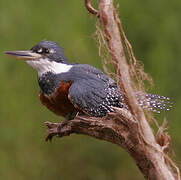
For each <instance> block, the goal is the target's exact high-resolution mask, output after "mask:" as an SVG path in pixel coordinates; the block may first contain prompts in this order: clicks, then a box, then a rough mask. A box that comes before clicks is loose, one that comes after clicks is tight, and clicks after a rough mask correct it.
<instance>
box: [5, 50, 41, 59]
mask: <svg viewBox="0 0 181 180" xmlns="http://www.w3.org/2000/svg"><path fill="white" fill-rule="evenodd" d="M4 53H5V54H7V55H9V56H12V57H14V58H15V59H21V60H25V61H26V60H30V61H31V60H32V61H33V60H35V61H36V60H39V59H40V58H41V57H42V56H41V54H38V53H34V52H32V51H5V52H4Z"/></svg>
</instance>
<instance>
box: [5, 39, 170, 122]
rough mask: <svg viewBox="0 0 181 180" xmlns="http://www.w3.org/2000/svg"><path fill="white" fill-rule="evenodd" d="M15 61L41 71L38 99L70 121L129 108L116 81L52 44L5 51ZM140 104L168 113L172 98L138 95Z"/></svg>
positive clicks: (152, 109)
mask: <svg viewBox="0 0 181 180" xmlns="http://www.w3.org/2000/svg"><path fill="white" fill-rule="evenodd" d="M5 53H6V54H8V55H10V56H13V57H14V58H16V59H22V60H26V62H27V63H28V64H29V65H30V66H32V67H33V68H34V69H36V70H37V72H38V83H39V86H40V94H39V98H40V101H41V102H42V104H43V105H45V106H46V107H47V108H48V109H49V110H51V111H53V112H54V113H55V114H57V115H60V116H63V117H64V118H66V119H68V120H71V119H73V118H74V117H75V116H76V114H77V113H82V114H87V115H89V116H93V117H103V116H106V114H107V113H109V112H113V111H114V108H113V107H118V108H126V109H129V108H128V106H127V104H126V101H125V98H124V95H123V93H122V92H121V90H120V88H119V87H118V86H117V85H116V82H115V81H114V80H113V79H111V78H110V77H108V76H107V75H105V74H104V73H103V72H102V71H101V70H98V69H96V68H94V67H92V66H90V65H88V64H73V63H69V62H68V61H67V58H66V57H65V56H64V54H63V50H62V48H61V47H60V46H59V45H58V44H57V43H55V42H52V41H41V42H40V43H38V44H37V45H35V46H33V47H32V48H31V49H30V50H28V51H6V52H5ZM135 96H136V98H137V101H138V103H139V105H140V106H141V107H142V108H144V109H147V110H151V111H156V112H159V110H160V109H163V110H169V98H167V97H164V96H159V95H155V94H147V93H135Z"/></svg>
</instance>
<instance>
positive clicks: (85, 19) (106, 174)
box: [0, 0, 181, 180]
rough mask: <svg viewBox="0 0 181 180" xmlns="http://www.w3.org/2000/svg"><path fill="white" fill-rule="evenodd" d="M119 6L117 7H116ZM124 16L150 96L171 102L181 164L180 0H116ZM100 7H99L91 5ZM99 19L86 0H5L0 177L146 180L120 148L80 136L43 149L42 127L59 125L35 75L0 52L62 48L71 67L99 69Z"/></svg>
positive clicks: (1, 10)
mask: <svg viewBox="0 0 181 180" xmlns="http://www.w3.org/2000/svg"><path fill="white" fill-rule="evenodd" d="M117 2H118V1H117ZM119 2H120V7H119V12H120V17H121V19H122V22H123V26H124V29H125V31H126V34H127V37H128V39H129V40H130V42H131V43H132V45H133V48H134V51H135V54H136V57H137V58H138V59H140V60H142V61H143V63H144V65H145V71H146V72H148V73H149V74H150V75H151V76H152V77H153V79H154V82H155V87H154V89H153V90H152V92H154V93H155V92H156V93H158V94H161V95H165V96H168V97H171V99H172V100H173V101H174V107H173V109H172V110H171V111H170V112H167V113H162V114H161V115H157V119H158V121H159V123H161V122H162V120H163V118H164V117H166V118H167V119H168V131H169V133H170V134H171V137H172V147H173V149H174V151H175V154H176V155H174V153H172V154H173V155H172V157H173V159H174V160H175V161H176V162H177V164H180V163H181V137H180V132H181V127H180V124H181V120H180V116H181V111H180V109H181V82H180V75H181V41H180V40H181V1H180V0H172V1H170V0H152V1H143V0H137V1H135V0H124V1H119ZM94 3H95V4H96V1H95V0H94ZM95 22H96V21H95V18H94V17H90V15H89V14H88V13H87V10H86V9H85V7H84V1H83V0H76V1H75V0H69V1H67V0H51V1H42V0H39V1H37V0H29V1H24V0H16V1H15V0H1V1H0V82H1V88H0V92H1V93H0V142H1V143H0V179H2V180H4V179H6V180H12V179H14V180H25V179H26V180H29V179H39V180H40V179H42V180H48V179H54V180H64V179H65V180H93V179H94V180H112V179H115V180H119V179H122V180H141V179H143V177H142V175H141V173H140V172H139V170H138V169H137V167H136V165H135V164H134V162H133V161H132V159H131V158H130V157H129V155H128V154H127V153H126V152H125V151H124V150H122V149H121V148H119V147H118V146H116V145H113V144H110V143H107V142H103V141H99V140H96V139H93V138H90V137H86V136H81V135H71V136H70V137H65V138H63V139H61V140H59V139H56V138H55V139H54V140H53V142H52V143H46V142H45V141H44V138H45V132H46V131H45V130H46V128H45V126H44V121H53V122H57V121H60V120H61V118H59V117H57V116H55V115H54V114H53V113H51V112H50V111H49V110H47V109H46V108H45V107H43V106H42V105H41V104H40V101H39V99H38V96H37V95H38V92H39V87H38V84H37V80H36V76H37V75H36V72H35V71H34V70H33V69H32V68H31V67H29V66H28V65H27V64H26V63H24V62H20V61H15V60H14V59H12V58H10V57H7V56H5V55H4V54H3V51H5V50H23V49H30V48H31V47H32V46H33V45H34V44H36V43H38V42H39V41H41V40H43V39H46V40H53V41H56V42H58V43H59V44H60V45H61V46H62V47H63V48H64V51H65V54H66V56H67V57H68V59H69V60H70V61H73V62H80V63H89V64H92V65H94V66H96V67H98V68H101V61H100V57H99V56H98V49H97V47H96V43H95V41H94V39H93V33H94V32H95Z"/></svg>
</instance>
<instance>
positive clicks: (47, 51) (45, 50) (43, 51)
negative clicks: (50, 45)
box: [36, 48, 49, 54]
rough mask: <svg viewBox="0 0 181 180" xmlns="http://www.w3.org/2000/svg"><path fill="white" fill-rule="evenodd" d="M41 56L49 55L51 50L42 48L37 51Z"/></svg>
mask: <svg viewBox="0 0 181 180" xmlns="http://www.w3.org/2000/svg"><path fill="white" fill-rule="evenodd" d="M36 52H37V53H39V54H48V53H49V49H47V48H40V49H38V50H37V51H36Z"/></svg>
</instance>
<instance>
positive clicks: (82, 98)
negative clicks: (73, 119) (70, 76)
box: [68, 79, 112, 117]
mask: <svg viewBox="0 0 181 180" xmlns="http://www.w3.org/2000/svg"><path fill="white" fill-rule="evenodd" d="M95 83H96V84H95ZM68 97H69V99H70V101H71V102H72V103H73V105H74V106H75V107H76V108H78V109H79V110H81V111H83V112H85V113H86V114H88V115H90V116H95V117H101V116H105V115H106V113H107V112H111V111H112V109H111V107H110V106H108V104H106V101H105V100H106V97H107V91H106V90H105V87H104V84H102V83H100V84H99V82H96V81H95V80H94V79H92V80H89V81H86V80H80V81H77V82H74V83H73V84H72V85H71V87H70V88H69V96H68Z"/></svg>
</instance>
